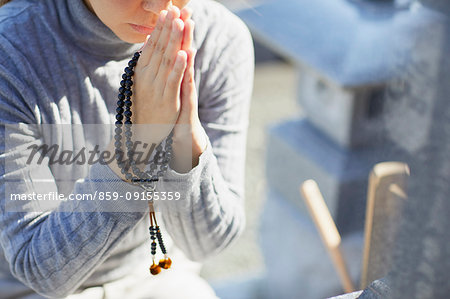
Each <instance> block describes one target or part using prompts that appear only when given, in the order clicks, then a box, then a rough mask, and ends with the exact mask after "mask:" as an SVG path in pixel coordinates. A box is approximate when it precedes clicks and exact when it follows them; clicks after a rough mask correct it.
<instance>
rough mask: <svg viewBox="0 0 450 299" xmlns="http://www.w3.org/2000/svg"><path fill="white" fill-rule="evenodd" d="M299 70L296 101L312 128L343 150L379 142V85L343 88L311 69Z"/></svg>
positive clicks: (380, 130)
mask: <svg viewBox="0 0 450 299" xmlns="http://www.w3.org/2000/svg"><path fill="white" fill-rule="evenodd" d="M299 69H300V71H299V83H298V100H299V103H300V105H301V107H302V109H303V110H304V112H305V115H306V116H307V118H308V119H309V121H310V122H311V123H312V124H314V126H316V127H317V128H318V129H319V130H320V131H322V132H323V133H324V134H326V135H327V136H328V137H329V138H330V139H331V140H333V141H334V142H336V143H337V144H339V145H340V146H341V147H343V148H356V147H369V146H372V145H374V144H376V143H377V142H379V140H380V138H382V134H383V133H384V132H383V127H382V126H381V120H382V117H381V116H382V115H381V111H382V109H381V108H382V105H383V94H384V87H383V86H382V85H378V86H377V85H374V86H366V85H364V86H361V87H352V88H343V87H342V86H339V85H338V84H337V83H336V82H334V81H333V80H330V79H329V78H327V77H326V76H324V75H323V74H321V73H320V72H318V71H317V70H315V69H313V68H311V67H307V66H301V67H300V66H299Z"/></svg>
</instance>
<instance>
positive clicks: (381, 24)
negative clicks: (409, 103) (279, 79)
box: [237, 0, 420, 87]
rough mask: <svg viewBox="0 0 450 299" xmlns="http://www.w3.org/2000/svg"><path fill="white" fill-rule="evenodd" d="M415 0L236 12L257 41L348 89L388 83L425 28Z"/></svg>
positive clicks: (338, 1) (305, 3) (341, 0)
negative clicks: (411, 39) (403, 54)
mask: <svg viewBox="0 0 450 299" xmlns="http://www.w3.org/2000/svg"><path fill="white" fill-rule="evenodd" d="M413 2H414V1H408V0H406V1H347V0H335V1H331V2H330V1H328V0H316V1H309V0H287V1H283V4H282V5H281V4H280V2H279V1H276V0H275V1H274V0H272V1H264V2H261V4H260V5H256V6H254V7H252V8H250V9H244V10H241V11H237V14H238V15H239V16H240V17H241V18H242V19H243V20H244V21H245V22H246V23H247V25H248V26H249V28H250V29H251V31H252V33H253V36H254V38H255V39H257V40H259V41H260V42H262V43H265V44H266V45H267V46H268V47H270V48H271V49H273V50H274V51H275V52H277V53H279V54H281V55H284V56H285V57H287V58H288V59H291V60H292V61H293V62H295V63H299V64H304V65H308V66H310V67H312V68H314V69H316V70H318V71H319V72H320V73H322V74H323V75H324V76H326V77H328V78H330V79H331V80H333V81H335V82H336V83H337V84H338V85H340V86H344V87H350V86H361V85H368V84H374V83H375V84H377V83H383V82H386V80H387V79H389V78H391V76H392V68H393V67H395V62H396V61H393V59H396V58H397V57H396V56H395V53H396V52H398V50H399V49H402V48H404V46H405V45H407V44H408V43H409V37H410V35H409V33H410V32H413V30H415V29H416V27H417V26H420V19H417V18H416V15H415V13H414V10H413V9H411V8H410V5H411V3H413Z"/></svg>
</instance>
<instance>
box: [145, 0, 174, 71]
mask: <svg viewBox="0 0 450 299" xmlns="http://www.w3.org/2000/svg"><path fill="white" fill-rule="evenodd" d="M179 14H180V12H179V10H178V8H177V7H175V6H172V7H170V8H169V11H168V12H167V16H166V18H165V20H164V26H163V29H162V31H161V33H160V35H159V39H158V41H157V42H156V45H155V48H154V51H153V53H152V55H151V57H150V61H149V63H148V66H149V68H150V72H151V73H153V77H154V76H156V74H157V73H158V71H159V67H160V64H161V60H162V57H163V55H164V52H165V50H166V47H167V43H168V41H169V38H170V35H171V31H172V23H173V20H174V19H176V18H177V15H178V16H179Z"/></svg>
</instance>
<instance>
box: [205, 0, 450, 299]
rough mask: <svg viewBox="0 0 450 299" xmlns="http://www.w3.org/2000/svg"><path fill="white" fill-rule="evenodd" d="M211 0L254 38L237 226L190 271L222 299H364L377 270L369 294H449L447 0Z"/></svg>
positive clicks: (449, 68)
mask: <svg viewBox="0 0 450 299" xmlns="http://www.w3.org/2000/svg"><path fill="white" fill-rule="evenodd" d="M220 2H221V3H222V4H224V5H225V6H227V7H228V8H229V9H230V10H232V11H233V12H234V13H235V14H237V15H238V16H239V17H240V18H241V19H242V20H243V21H244V22H245V23H246V24H247V26H248V27H249V29H250V31H251V33H252V36H253V39H254V46H255V57H256V66H255V80H254V88H253V97H252V105H251V111H250V126H249V131H248V141H247V162H246V163H247V164H246V212H247V227H246V230H245V232H244V234H243V236H242V237H241V238H240V239H239V240H238V241H237V242H236V243H234V244H233V245H232V246H230V247H229V248H227V249H226V250H225V251H224V252H222V253H221V254H220V255H218V256H216V257H213V258H211V259H209V260H207V262H206V263H205V265H204V268H203V270H202V276H203V277H205V278H206V279H207V280H208V281H209V282H210V283H211V284H212V286H213V287H214V288H215V290H216V292H217V294H218V296H219V297H220V298H224V299H227V298H230V299H231V298H233V299H240V298H242V299H244V298H245V299H253V298H261V299H265V298H278V299H284V298H328V297H333V296H337V295H340V294H344V293H350V292H352V291H358V290H360V291H359V292H357V293H353V295H348V297H346V298H356V297H357V296H361V297H360V298H369V297H364V296H365V295H367V292H364V293H362V295H361V291H362V290H364V289H365V288H366V287H367V286H368V285H369V284H370V283H371V282H372V281H374V280H377V279H380V278H383V280H382V281H383V285H382V287H381V289H380V290H379V294H381V295H380V297H370V298H448V296H449V294H450V283H449V281H450V280H449V279H448V272H449V270H450V264H449V263H450V258H449V255H450V245H449V240H450V235H449V232H448V231H447V230H448V229H447V228H448V227H450V223H449V220H448V219H447V218H449V217H448V215H449V214H450V203H449V199H448V198H449V197H450V108H449V105H450V104H449V101H450V100H449V99H447V97H448V95H449V94H450V90H449V89H450V83H449V82H450V80H449V79H450V76H449V74H450V63H449V60H450V58H448V57H447V56H448V55H447V53H449V44H450V34H449V33H450V31H449V28H450V26H449V24H448V15H449V12H450V3H448V2H449V1H445V0H442V1H440V0H423V1H413V0H334V1H329V0H315V1H308V0H285V1H280V0H254V1H251V0H249V1H247V0H220ZM218 21H220V20H218ZM309 179H313V180H314V181H315V182H317V185H318V187H319V188H320V191H321V195H320V194H319V195H318V194H317V192H315V189H314V188H313V189H314V190H313V189H311V188H310V189H305V192H306V193H303V195H301V192H300V186H301V184H302V183H303V182H304V181H306V180H309ZM308 190H309V191H308ZM308 192H310V193H308ZM308 194H309V195H308ZM308 197H310V198H311V200H312V202H313V203H314V202H316V203H317V202H321V200H322V197H323V200H324V203H325V209H323V206H322V207H321V206H320V205H318V206H317V207H312V208H311V207H309V208H308V207H307V205H306V204H305V202H306V199H307V198H308ZM324 211H325V212H326V213H328V212H329V214H330V215H331V217H332V219H333V223H331V224H332V225H331V226H330V221H329V220H330V219H328V218H327V214H326V213H325V214H324ZM324 215H325V216H324ZM334 225H336V227H337V231H338V232H339V233H338V239H337V240H338V241H337V243H336V242H334V241H333V240H336V239H333V237H332V236H331V235H332V233H335V234H336V231H335V228H334ZM321 233H322V235H321ZM327 235H328V241H327ZM330 236H331V237H330ZM330 240H331V241H330ZM446 277H447V278H446ZM384 283H385V284H384ZM379 285H380V284H378V285H375V287H378V286H379ZM383 287H384V289H383ZM385 291H386V292H387V291H389V293H385V296H383V292H385ZM386 294H388V295H386Z"/></svg>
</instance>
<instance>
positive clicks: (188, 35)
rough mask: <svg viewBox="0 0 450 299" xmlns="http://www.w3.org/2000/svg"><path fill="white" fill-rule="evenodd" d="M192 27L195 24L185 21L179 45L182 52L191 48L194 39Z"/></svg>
mask: <svg viewBox="0 0 450 299" xmlns="http://www.w3.org/2000/svg"><path fill="white" fill-rule="evenodd" d="M194 26H195V23H194V21H192V20H187V21H186V22H185V23H184V35H183V43H182V44H181V49H182V50H184V51H187V50H188V49H190V48H191V47H192V41H193V39H194Z"/></svg>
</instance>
